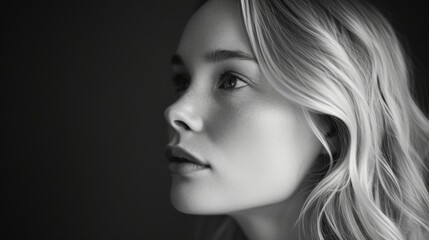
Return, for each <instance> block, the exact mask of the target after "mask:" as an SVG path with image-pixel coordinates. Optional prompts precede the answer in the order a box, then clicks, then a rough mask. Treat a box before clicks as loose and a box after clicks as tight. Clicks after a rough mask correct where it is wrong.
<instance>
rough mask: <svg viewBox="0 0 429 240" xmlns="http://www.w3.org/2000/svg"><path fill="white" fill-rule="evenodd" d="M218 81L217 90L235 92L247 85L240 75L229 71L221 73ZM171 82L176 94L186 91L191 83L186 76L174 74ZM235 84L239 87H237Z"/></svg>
mask: <svg viewBox="0 0 429 240" xmlns="http://www.w3.org/2000/svg"><path fill="white" fill-rule="evenodd" d="M218 79H219V88H220V89H223V90H227V91H235V90H238V89H240V88H243V87H246V86H247V85H248V83H247V82H246V81H245V80H243V78H242V77H241V76H240V75H238V74H236V73H233V72H231V71H226V72H221V73H220V74H219V75H218ZM172 80H173V85H174V87H175V91H176V92H182V91H184V90H186V89H187V88H188V87H189V84H190V83H191V80H190V77H189V76H188V75H187V74H174V75H173V77H172ZM239 82H241V84H239ZM237 84H239V85H241V86H238V87H237Z"/></svg>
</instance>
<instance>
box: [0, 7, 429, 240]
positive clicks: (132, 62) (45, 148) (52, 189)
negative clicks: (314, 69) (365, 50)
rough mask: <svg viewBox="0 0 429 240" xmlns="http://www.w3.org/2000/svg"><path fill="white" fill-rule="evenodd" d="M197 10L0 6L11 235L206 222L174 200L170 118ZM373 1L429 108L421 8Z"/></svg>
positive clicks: (169, 234)
mask: <svg viewBox="0 0 429 240" xmlns="http://www.w3.org/2000/svg"><path fill="white" fill-rule="evenodd" d="M197 2H199V1H198V0H181V1H142V0H140V1H129V2H124V1H117V2H113V1H110V2H102V1H100V2H98V3H97V2H95V1H86V2H80V3H79V2H76V1H69V2H62V1H61V2H50V3H47V2H37V1H33V2H32V3H24V2H14V3H12V2H3V3H2V6H1V10H0V12H1V17H2V23H1V24H2V33H1V36H2V37H1V38H2V42H3V43H2V45H1V48H2V50H1V56H2V58H3V63H2V77H1V78H2V80H1V103H2V109H3V110H2V114H1V116H2V121H1V122H2V130H1V155H0V157H1V159H2V163H3V164H2V165H3V166H1V167H0V168H1V169H2V194H1V196H2V199H3V204H2V210H1V213H0V215H1V216H2V218H3V224H2V230H1V233H2V234H4V235H7V236H8V237H7V238H4V237H2V239H34V238H43V239H189V238H190V236H191V233H192V230H193V225H194V224H195V222H196V220H197V218H195V217H194V216H189V215H184V214H181V213H179V212H177V211H176V210H174V209H173V207H172V206H171V205H170V201H169V188H170V176H169V174H168V171H167V168H166V166H167V164H166V163H167V162H166V160H165V158H164V156H163V149H164V146H165V144H166V143H167V136H166V128H165V127H166V123H165V120H164V116H163V111H164V109H165V107H167V106H168V105H169V103H171V101H172V86H171V84H170V82H169V81H170V80H169V70H170V68H169V59H170V55H171V54H172V53H173V52H174V50H175V48H176V46H177V44H178V41H179V39H180V34H181V31H182V30H183V28H184V26H185V23H186V20H187V19H188V18H189V16H190V15H191V14H192V11H193V9H194V7H195V6H196V5H197ZM375 3H376V4H377V5H378V6H379V7H380V8H381V9H382V11H383V12H385V13H386V14H387V15H388V17H389V18H390V19H391V20H392V22H393V24H394V26H395V27H396V28H397V29H398V31H399V34H400V35H401V38H402V39H404V40H406V41H407V43H408V44H407V46H408V49H409V50H410V52H411V55H412V59H413V61H414V63H415V64H416V80H417V81H416V85H417V92H416V95H417V97H418V100H419V102H420V103H421V105H422V106H423V107H424V109H425V111H426V112H428V111H427V110H428V108H429V101H428V97H427V95H428V94H429V84H428V76H429V72H428V70H427V66H429V61H428V56H429V50H428V44H427V43H428V42H429V37H428V33H429V32H428V25H427V24H428V17H427V13H426V8H425V7H424V6H423V1H407V2H406V3H405V4H404V2H403V1H393V2H392V1H387V0H386V1H381V0H378V1H376V2H375Z"/></svg>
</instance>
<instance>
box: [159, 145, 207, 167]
mask: <svg viewBox="0 0 429 240" xmlns="http://www.w3.org/2000/svg"><path fill="white" fill-rule="evenodd" d="M165 156H166V157H167V159H168V160H169V161H170V162H177V161H178V160H179V159H182V160H184V161H188V162H192V163H195V164H197V165H202V166H206V167H209V166H210V165H209V164H208V163H207V162H205V161H203V160H201V159H199V158H198V157H196V156H195V155H194V154H191V153H190V152H189V151H188V150H186V149H185V148H182V147H180V146H177V145H173V146H170V145H168V146H167V147H166V148H165Z"/></svg>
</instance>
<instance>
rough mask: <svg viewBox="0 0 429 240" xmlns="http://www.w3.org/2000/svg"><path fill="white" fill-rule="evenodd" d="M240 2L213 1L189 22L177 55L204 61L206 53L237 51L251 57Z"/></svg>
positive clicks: (234, 0) (233, 0)
mask: <svg viewBox="0 0 429 240" xmlns="http://www.w3.org/2000/svg"><path fill="white" fill-rule="evenodd" d="M239 4H240V2H239V1H237V0H211V1H208V2H207V3H205V4H204V5H203V6H202V7H201V8H200V9H199V10H198V11H197V12H196V13H195V14H194V15H193V16H192V18H191V19H190V20H189V22H188V23H187V25H186V28H185V30H184V32H183V34H182V38H181V41H180V44H179V47H178V49H177V53H178V54H179V55H180V56H182V58H183V59H185V60H186V59H194V60H196V61H200V60H202V58H203V56H204V55H205V54H206V53H207V52H212V51H215V50H218V49H226V50H238V51H241V52H244V53H247V54H249V55H252V51H251V48H250V44H249V40H248V38H247V35H246V32H245V29H244V24H243V21H242V19H241V13H240V5H239Z"/></svg>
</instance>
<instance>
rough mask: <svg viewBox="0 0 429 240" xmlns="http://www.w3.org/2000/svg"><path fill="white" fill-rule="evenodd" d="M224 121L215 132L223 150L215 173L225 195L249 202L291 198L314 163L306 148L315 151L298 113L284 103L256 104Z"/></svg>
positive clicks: (255, 202) (233, 113)
mask: <svg viewBox="0 0 429 240" xmlns="http://www.w3.org/2000/svg"><path fill="white" fill-rule="evenodd" d="M222 123H224V124H225V125H224V127H223V128H221V131H219V132H217V133H215V134H214V135H215V136H217V137H218V139H217V142H218V144H219V146H218V147H219V149H220V150H221V151H222V154H221V155H222V157H221V158H220V159H218V160H219V161H216V163H215V169H214V170H215V172H214V173H215V174H217V175H218V180H219V184H221V185H223V186H224V189H225V191H226V192H227V195H226V196H228V195H229V196H231V195H233V196H237V197H238V198H239V199H242V200H244V201H249V202H248V204H258V202H260V201H265V202H266V203H269V202H270V201H271V202H275V201H280V200H282V199H284V198H287V197H288V196H289V195H290V194H291V193H292V192H293V190H295V188H296V187H297V186H298V184H299V182H300V181H301V180H302V176H303V170H305V169H306V168H307V166H308V165H309V163H310V161H311V160H312V159H313V156H312V154H305V153H303V152H302V151H303V147H302V146H303V145H304V146H307V147H309V148H314V147H317V146H316V145H315V143H317V142H312V140H313V136H311V135H309V132H308V131H306V129H303V128H305V126H304V125H303V122H302V121H301V120H300V119H299V117H298V116H297V113H296V111H294V110H293V109H291V108H289V107H288V106H285V105H275V104H274V105H270V106H267V105H266V104H262V105H260V106H258V105H255V104H253V105H252V107H251V108H241V109H240V110H237V111H234V112H230V116H229V117H227V118H225V119H224V120H223V121H222ZM306 151H307V152H308V149H307V150H306ZM238 193H239V194H238ZM240 196H241V197H240ZM234 199H235V200H237V201H239V200H238V199H236V198H234ZM252 199H253V200H252ZM252 201H253V203H252ZM271 202H270V203H271ZM261 204H262V203H261Z"/></svg>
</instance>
